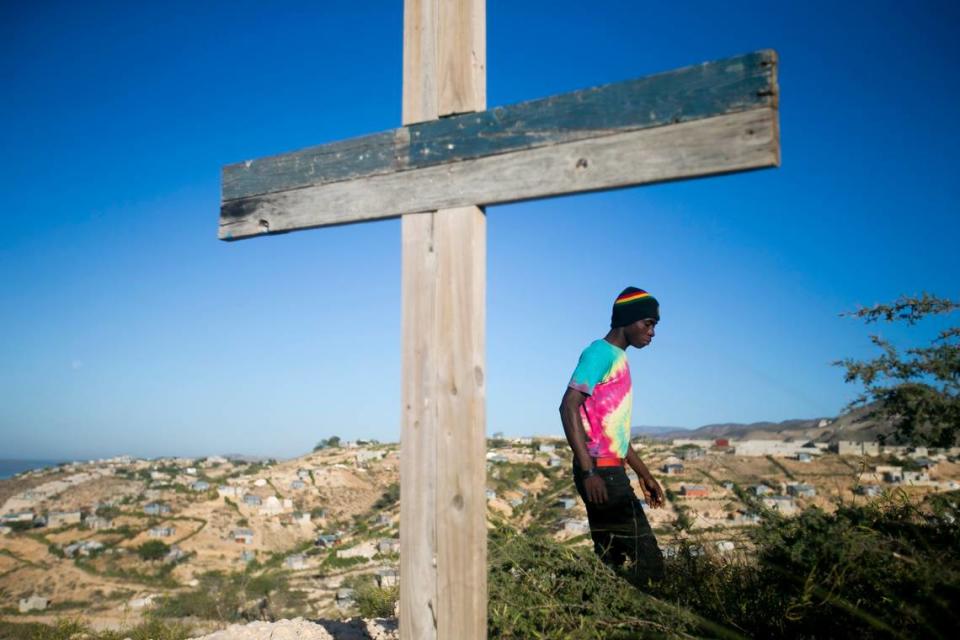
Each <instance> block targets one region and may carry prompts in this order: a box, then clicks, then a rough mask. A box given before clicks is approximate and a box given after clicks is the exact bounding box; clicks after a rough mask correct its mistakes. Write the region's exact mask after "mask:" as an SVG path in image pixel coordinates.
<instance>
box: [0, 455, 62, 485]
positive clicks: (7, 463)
mask: <svg viewBox="0 0 960 640" xmlns="http://www.w3.org/2000/svg"><path fill="white" fill-rule="evenodd" d="M63 462H65V461H64V460H0V480H6V479H7V478H12V477H13V476H15V475H17V474H18V473H23V472H24V471H31V470H33V469H43V468H44V467H55V466H57V465H58V464H62V463H63Z"/></svg>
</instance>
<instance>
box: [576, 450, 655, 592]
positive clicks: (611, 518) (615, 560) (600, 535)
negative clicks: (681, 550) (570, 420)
mask: <svg viewBox="0 0 960 640" xmlns="http://www.w3.org/2000/svg"><path fill="white" fill-rule="evenodd" d="M597 475H598V476H600V477H601V478H602V479H603V482H604V484H606V487H607V501H606V502H605V503H603V504H595V503H593V502H590V501H589V500H588V499H587V494H586V491H585V490H584V487H583V472H582V471H581V470H580V467H579V466H578V465H577V463H576V462H574V464H573V482H574V484H575V485H576V486H577V493H579V494H580V498H581V499H583V503H584V504H585V505H586V507H587V518H588V519H589V521H590V537H591V538H593V549H594V551H596V553H597V555H598V556H600V559H601V560H602V561H603V562H604V563H605V564H607V565H610V566H613V567H621V566H623V564H624V562H625V561H626V560H627V559H629V560H631V562H632V563H633V564H632V566H631V571H632V573H633V574H634V575H635V577H636V578H638V579H639V581H640V583H641V584H646V583H647V581H648V580H662V579H663V554H662V553H660V547H658V546H657V539H656V538H655V537H654V535H653V530H651V529H650V523H648V522H647V516H646V515H645V514H644V513H643V507H641V506H640V504H641V503H640V501H639V500H637V496H636V494H634V492H633V487H631V486H630V480H629V478H627V472H626V470H625V469H624V468H623V467H598V468H597Z"/></svg>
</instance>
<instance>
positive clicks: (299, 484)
mask: <svg viewBox="0 0 960 640" xmlns="http://www.w3.org/2000/svg"><path fill="white" fill-rule="evenodd" d="M306 486H307V485H306V483H305V482H304V481H303V480H294V481H293V482H291V483H290V488H291V489H293V490H294V491H300V490H301V489H303V488H304V487H306Z"/></svg>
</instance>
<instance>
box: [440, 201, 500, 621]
mask: <svg viewBox="0 0 960 640" xmlns="http://www.w3.org/2000/svg"><path fill="white" fill-rule="evenodd" d="M434 241H435V244H434V250H435V252H436V264H437V293H436V296H437V326H438V328H439V331H440V348H439V349H438V353H439V358H438V361H437V395H436V400H437V430H438V432H437V436H438V452H437V453H438V460H437V489H436V495H437V512H436V513H437V602H438V604H439V608H438V612H439V613H438V615H437V637H438V638H441V639H442V638H458V639H462V640H482V639H483V638H486V637H487V633H486V624H487V527H486V515H487V500H486V402H485V396H486V393H485V390H486V384H485V376H486V371H485V368H486V365H485V353H484V351H485V350H484V343H485V333H486V317H485V316H486V313H485V309H486V216H485V215H484V213H483V211H481V210H480V209H479V208H478V207H473V206H471V207H463V208H459V209H447V210H442V211H438V212H437V213H436V214H434Z"/></svg>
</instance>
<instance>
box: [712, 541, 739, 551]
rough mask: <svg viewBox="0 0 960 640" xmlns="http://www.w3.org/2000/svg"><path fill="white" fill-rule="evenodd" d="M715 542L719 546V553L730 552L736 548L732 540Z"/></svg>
mask: <svg viewBox="0 0 960 640" xmlns="http://www.w3.org/2000/svg"><path fill="white" fill-rule="evenodd" d="M714 544H715V545H716V547H717V553H730V552H731V551H733V550H734V549H735V548H736V545H735V544H734V543H733V541H732V540H717V541H716V543H714Z"/></svg>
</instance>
